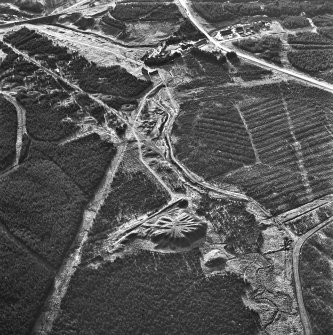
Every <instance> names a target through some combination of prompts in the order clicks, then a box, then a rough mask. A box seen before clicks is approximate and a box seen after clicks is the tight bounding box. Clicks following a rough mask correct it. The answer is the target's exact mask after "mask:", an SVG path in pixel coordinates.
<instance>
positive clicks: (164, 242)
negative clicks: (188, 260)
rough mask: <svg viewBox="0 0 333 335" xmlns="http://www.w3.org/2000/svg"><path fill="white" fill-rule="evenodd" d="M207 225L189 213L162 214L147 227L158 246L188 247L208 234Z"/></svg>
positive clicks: (171, 247)
mask: <svg viewBox="0 0 333 335" xmlns="http://www.w3.org/2000/svg"><path fill="white" fill-rule="evenodd" d="M206 231H207V225H206V223H205V222H202V221H200V220H199V219H198V218H196V217H194V216H192V215H190V214H189V213H184V212H182V213H180V214H178V215H175V216H168V215H164V216H161V217H160V218H159V219H158V220H157V221H155V223H154V224H152V225H150V226H149V227H148V229H147V236H149V238H150V239H151V241H152V242H154V243H156V244H157V245H156V248H162V249H176V248H188V247H190V246H191V245H192V244H193V243H195V242H196V241H198V240H200V239H202V238H204V237H205V236H206Z"/></svg>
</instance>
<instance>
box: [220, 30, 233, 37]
mask: <svg viewBox="0 0 333 335" xmlns="http://www.w3.org/2000/svg"><path fill="white" fill-rule="evenodd" d="M220 34H221V36H228V35H230V34H232V30H231V29H230V28H228V29H224V30H221V31H220Z"/></svg>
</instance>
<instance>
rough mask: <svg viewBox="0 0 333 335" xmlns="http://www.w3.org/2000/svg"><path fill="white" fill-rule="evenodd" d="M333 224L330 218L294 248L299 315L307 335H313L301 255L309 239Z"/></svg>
mask: <svg viewBox="0 0 333 335" xmlns="http://www.w3.org/2000/svg"><path fill="white" fill-rule="evenodd" d="M331 222H333V218H329V219H328V220H326V221H324V222H322V223H321V224H319V225H318V226H316V227H314V228H313V229H311V230H309V231H308V232H307V233H306V234H304V235H303V236H301V237H300V238H299V239H298V240H297V242H296V244H295V246H294V249H293V271H294V278H295V285H296V295H297V301H298V308H299V313H300V316H301V320H302V324H303V328H304V334H305V335H311V334H312V329H311V324H310V320H309V318H308V314H307V312H306V309H305V306H304V300H303V292H302V285H301V277H300V273H299V263H300V261H299V259H300V253H301V250H302V247H303V245H304V242H305V241H306V240H307V239H309V238H310V237H311V236H312V235H313V234H315V233H316V232H318V231H319V230H320V229H322V228H324V227H326V226H327V225H328V224H330V223H331Z"/></svg>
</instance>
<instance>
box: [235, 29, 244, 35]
mask: <svg viewBox="0 0 333 335" xmlns="http://www.w3.org/2000/svg"><path fill="white" fill-rule="evenodd" d="M236 33H238V34H243V33H244V28H243V27H236Z"/></svg>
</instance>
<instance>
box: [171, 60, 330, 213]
mask: <svg viewBox="0 0 333 335" xmlns="http://www.w3.org/2000/svg"><path fill="white" fill-rule="evenodd" d="M189 59H190V61H191V63H190V62H189ZM184 63H185V64H187V67H188V69H189V71H192V72H189V73H193V79H192V78H189V79H188V81H187V82H186V83H181V84H179V85H178V86H176V92H177V93H176V94H177V99H178V101H179V106H180V112H179V115H178V117H177V119H176V122H175V124H174V127H173V135H174V147H175V151H176V155H177V157H178V158H179V159H180V160H181V161H182V162H184V164H186V165H187V166H188V167H189V168H190V169H191V170H192V171H193V172H195V173H196V174H198V175H201V176H204V177H205V178H207V179H208V180H211V181H215V182H223V183H229V184H233V185H235V184H236V185H238V186H239V187H241V189H243V190H244V191H245V192H246V193H247V194H249V195H250V196H251V197H253V198H255V199H257V200H258V201H259V202H261V203H262V204H264V205H265V206H266V207H267V208H269V209H270V210H272V212H273V213H277V212H281V211H283V210H286V209H291V208H293V207H295V206H299V205H301V204H304V203H306V202H307V201H309V200H310V201H311V200H312V199H315V198H317V197H321V196H324V195H325V194H328V193H329V192H330V191H329V190H330V186H329V185H330V182H329V180H330V174H329V171H330V167H331V163H330V158H329V157H330V155H328V154H326V153H325V152H326V150H330V149H329V148H330V146H331V140H332V137H331V133H330V127H331V114H330V112H329V111H330V109H331V108H332V99H331V95H330V94H328V93H326V92H325V91H322V90H319V89H313V88H312V89H310V88H308V87H306V86H303V85H300V84H296V83H295V82H292V81H291V82H288V83H270V84H264V83H263V84H262V85H255V86H253V87H247V86H245V85H244V87H242V86H241V85H240V86H238V87H237V86H236V87H237V88H234V87H233V86H230V85H228V84H227V83H222V85H224V86H222V87H223V91H222V90H221V88H220V87H218V86H217V85H216V86H215V87H214V88H212V87H211V86H210V85H211V84H210V80H212V77H211V76H210V73H209V72H208V71H207V70H206V71H205V72H204V71H203V70H202V62H201V61H198V60H195V59H193V58H190V57H187V58H185V59H184ZM210 67H212V68H215V69H216V73H218V72H217V71H223V74H224V77H225V78H228V81H229V82H231V81H232V80H234V79H232V78H235V76H237V74H233V73H230V72H229V71H228V70H222V69H221V67H220V66H217V65H213V64H210ZM177 68H178V66H177V67H176V66H175V70H171V71H172V73H176V69H177ZM200 71H201V72H200ZM194 73H195V74H196V76H195V77H194ZM199 73H200V74H201V75H202V76H203V78H204V79H199V78H200V77H199V76H198V75H197V74H199ZM221 78H222V77H219V80H221ZM200 85H201V88H200ZM296 92H297V95H295V93H296ZM212 98H213V99H212ZM218 101H221V102H220V103H218ZM304 110H307V111H308V112H307V113H306V114H304V113H303V111H304ZM308 113H311V118H310V117H308V116H307V115H309V114H308ZM263 114H264V115H265V117H263ZM314 123H315V124H316V125H317V126H316V127H315V128H313V127H314ZM320 148H322V149H320ZM324 148H325V150H324ZM273 153H274V154H273ZM318 157H320V159H319V160H318V159H317V158H318ZM291 190H292V191H291Z"/></svg>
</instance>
